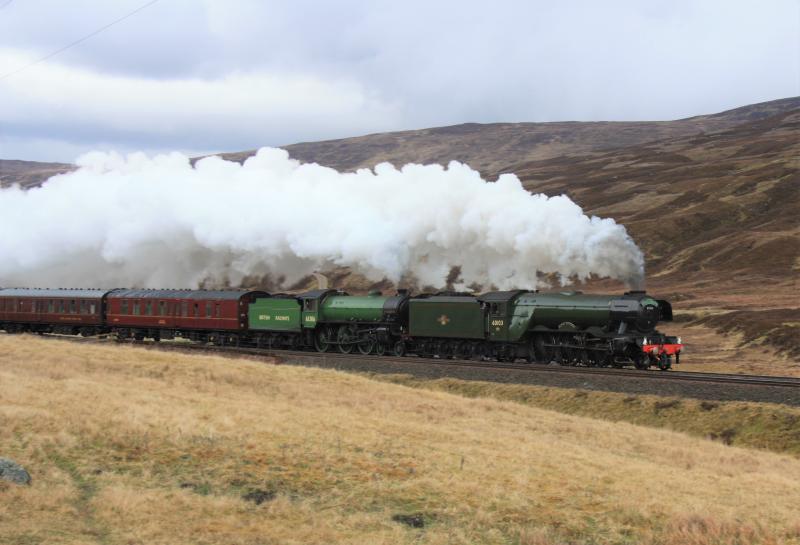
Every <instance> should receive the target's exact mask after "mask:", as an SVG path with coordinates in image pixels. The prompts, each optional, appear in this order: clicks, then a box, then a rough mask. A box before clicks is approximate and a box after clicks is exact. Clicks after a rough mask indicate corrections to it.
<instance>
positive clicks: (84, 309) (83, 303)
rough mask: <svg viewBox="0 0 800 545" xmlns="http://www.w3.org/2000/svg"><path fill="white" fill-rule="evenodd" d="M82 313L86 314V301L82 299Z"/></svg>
mask: <svg viewBox="0 0 800 545" xmlns="http://www.w3.org/2000/svg"><path fill="white" fill-rule="evenodd" d="M81 314H86V301H84V300H83V299H81Z"/></svg>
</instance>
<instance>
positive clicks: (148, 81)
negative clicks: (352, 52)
mask: <svg viewBox="0 0 800 545" xmlns="http://www.w3.org/2000/svg"><path fill="white" fill-rule="evenodd" d="M31 59H32V57H31V56H30V55H27V54H24V53H21V52H18V51H14V50H9V49H0V72H4V71H6V70H10V69H13V67H16V66H22V65H24V64H26V63H27V62H30V61H31ZM2 83H3V84H2V85H0V124H2V125H3V126H5V127H6V131H4V132H6V134H7V135H8V134H9V133H14V132H15V131H17V132H20V133H27V134H26V136H28V137H32V138H53V137H54V136H55V137H60V138H61V139H63V140H77V141H83V142H86V143H95V142H97V139H102V140H104V141H109V142H112V143H113V142H126V143H127V146H128V147H129V146H131V145H133V144H136V143H142V144H143V145H145V146H147V145H148V144H149V147H153V146H154V144H155V145H159V144H160V145H164V146H166V145H168V142H180V143H181V147H182V148H183V149H187V148H188V149H208V150H211V149H219V146H220V145H222V144H223V143H224V145H225V146H226V147H228V148H230V149H237V147H240V148H242V147H243V148H247V147H254V145H255V144H256V143H260V142H265V141H267V142H274V141H275V139H276V138H283V140H284V141H280V142H275V143H291V142H292V141H294V140H295V139H298V138H301V137H302V136H303V135H314V136H316V137H324V136H325V135H326V134H332V133H335V132H337V131H340V130H341V129H342V127H343V126H348V127H352V129H353V130H355V131H356V132H364V131H370V130H373V129H377V128H379V127H383V126H386V125H391V124H393V123H396V122H397V120H396V115H397V114H396V112H395V111H394V110H393V108H392V106H391V105H389V104H386V103H383V102H381V101H380V100H378V99H376V98H374V97H371V96H370V95H369V94H368V92H367V91H366V89H364V87H363V86H361V85H360V84H359V83H358V82H355V81H352V80H348V79H347V78H323V77H320V76H317V75H313V74H305V73H288V72H286V73H253V72H234V73H229V74H226V75H224V76H221V77H218V78H212V79H205V78H197V77H196V78H183V79H156V78H146V77H135V76H130V75H114V74H104V73H97V72H93V71H90V70H88V69H85V68H76V67H72V66H65V65H60V64H56V63H52V62H51V63H46V64H43V65H38V66H36V67H34V68H31V69H30V70H26V71H24V72H22V73H20V74H19V75H17V76H15V77H13V78H8V79H7V80H5V81H3V82H2ZM121 147H122V148H123V149H124V148H125V147H126V146H124V145H123V146H121Z"/></svg>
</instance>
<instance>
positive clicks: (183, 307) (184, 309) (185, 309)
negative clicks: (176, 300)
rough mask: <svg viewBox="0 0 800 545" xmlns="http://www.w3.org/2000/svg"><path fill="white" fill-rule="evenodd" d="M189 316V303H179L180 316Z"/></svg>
mask: <svg viewBox="0 0 800 545" xmlns="http://www.w3.org/2000/svg"><path fill="white" fill-rule="evenodd" d="M188 315H189V303H187V302H186V301H184V302H183V303H181V316H188Z"/></svg>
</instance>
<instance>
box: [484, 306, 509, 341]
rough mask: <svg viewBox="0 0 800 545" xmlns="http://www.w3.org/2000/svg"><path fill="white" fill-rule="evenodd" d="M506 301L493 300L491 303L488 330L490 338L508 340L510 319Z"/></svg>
mask: <svg viewBox="0 0 800 545" xmlns="http://www.w3.org/2000/svg"><path fill="white" fill-rule="evenodd" d="M507 307H508V303H506V302H502V301H501V302H492V303H489V314H488V316H487V318H486V319H487V320H488V326H489V327H488V328H487V329H488V331H489V340H492V341H507V340H508V319H507V316H506V314H507V312H506V311H507Z"/></svg>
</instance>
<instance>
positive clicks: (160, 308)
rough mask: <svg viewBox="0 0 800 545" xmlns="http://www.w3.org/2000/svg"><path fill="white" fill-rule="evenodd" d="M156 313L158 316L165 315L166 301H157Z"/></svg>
mask: <svg viewBox="0 0 800 545" xmlns="http://www.w3.org/2000/svg"><path fill="white" fill-rule="evenodd" d="M158 315H159V316H166V315H167V302H166V301H159V302H158Z"/></svg>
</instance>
